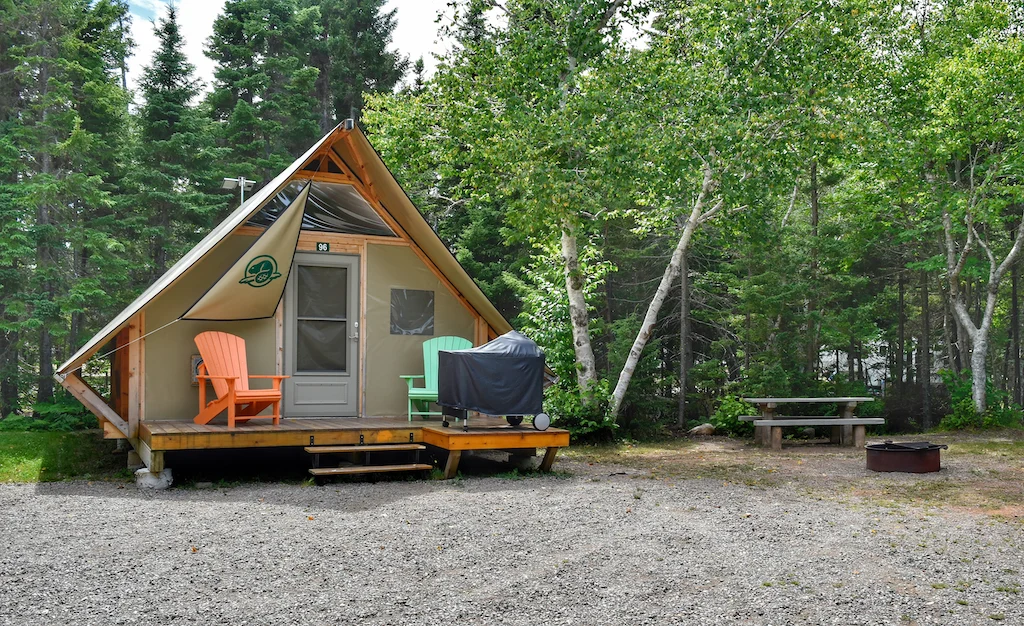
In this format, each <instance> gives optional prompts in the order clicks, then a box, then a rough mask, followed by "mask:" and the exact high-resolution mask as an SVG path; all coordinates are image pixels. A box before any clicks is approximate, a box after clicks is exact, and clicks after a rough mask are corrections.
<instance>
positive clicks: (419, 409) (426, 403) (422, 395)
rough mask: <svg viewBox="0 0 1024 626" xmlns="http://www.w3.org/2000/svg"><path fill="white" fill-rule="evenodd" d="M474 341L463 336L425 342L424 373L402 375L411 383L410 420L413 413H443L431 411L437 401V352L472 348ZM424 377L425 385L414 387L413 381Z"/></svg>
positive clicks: (425, 415) (422, 414) (421, 415)
mask: <svg viewBox="0 0 1024 626" xmlns="http://www.w3.org/2000/svg"><path fill="white" fill-rule="evenodd" d="M472 347H473V342H472V341H470V340H469V339H463V338H462V337H434V338H433V339H429V340H427V341H424V342H423V375H422V376H415V375H407V376H400V377H399V378H402V379H403V380H405V382H406V383H407V384H408V385H409V421H410V422H411V421H412V416H413V415H419V416H420V417H424V418H426V417H427V416H429V415H441V412H440V411H431V410H430V403H431V402H437V360H438V357H437V353H438V352H440V351H441V350H465V349H466V348H472ZM418 378H422V379H423V386H422V387H414V386H413V381H414V380H416V379H418Z"/></svg>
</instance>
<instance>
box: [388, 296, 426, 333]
mask: <svg viewBox="0 0 1024 626" xmlns="http://www.w3.org/2000/svg"><path fill="white" fill-rule="evenodd" d="M391 334H392V335H433V334H434V292H433V291H424V290H421V289H392V290H391Z"/></svg>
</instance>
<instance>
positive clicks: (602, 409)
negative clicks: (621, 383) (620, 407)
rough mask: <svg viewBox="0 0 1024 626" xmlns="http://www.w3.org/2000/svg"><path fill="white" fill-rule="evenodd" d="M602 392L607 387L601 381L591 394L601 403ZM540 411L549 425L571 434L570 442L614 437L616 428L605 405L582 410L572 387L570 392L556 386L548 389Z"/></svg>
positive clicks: (602, 403) (581, 402)
mask: <svg viewBox="0 0 1024 626" xmlns="http://www.w3.org/2000/svg"><path fill="white" fill-rule="evenodd" d="M573 383H575V380H574V381H573ZM606 392H607V384H606V383H605V382H604V381H601V383H600V385H599V388H598V389H596V390H595V394H596V395H597V397H598V398H602V399H603V398H607V397H608V394H607V393H606ZM544 408H545V409H546V410H547V412H548V414H549V415H550V416H551V422H552V423H553V424H554V425H556V426H558V427H559V428H564V429H566V430H568V431H569V432H571V433H572V435H573V437H574V438H577V437H579V438H583V439H587V440H607V439H611V438H612V436H613V435H614V433H615V429H616V424H613V423H612V422H611V420H609V419H608V403H607V402H606V401H602V402H599V403H597V405H596V406H592V407H588V406H585V405H584V404H583V401H582V400H581V399H580V395H579V393H578V392H576V389H575V386H574V387H573V388H572V389H563V388H561V387H560V386H558V385H555V386H553V387H550V388H549V389H548V390H547V392H546V393H545V399H544Z"/></svg>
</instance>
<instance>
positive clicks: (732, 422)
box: [711, 395, 757, 436]
mask: <svg viewBox="0 0 1024 626" xmlns="http://www.w3.org/2000/svg"><path fill="white" fill-rule="evenodd" d="M741 415H757V409H756V408H754V407H753V406H752V405H750V404H748V403H746V402H744V401H743V400H740V399H739V398H738V397H736V396H733V395H728V396H725V397H724V398H722V402H721V404H719V405H718V408H717V409H715V412H714V413H713V414H712V415H711V423H712V424H714V425H715V431H716V432H718V431H721V432H725V433H728V434H730V435H738V436H747V435H750V434H752V433H753V432H754V423H753V422H743V421H740V419H739V418H740V416H741Z"/></svg>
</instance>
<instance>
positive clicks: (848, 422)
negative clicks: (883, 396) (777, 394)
mask: <svg viewBox="0 0 1024 626" xmlns="http://www.w3.org/2000/svg"><path fill="white" fill-rule="evenodd" d="M743 400H744V401H745V402H749V403H751V404H756V405H757V407H758V409H759V410H760V411H761V414H760V415H741V416H740V420H743V421H748V422H754V443H756V444H758V445H761V446H766V447H767V446H769V445H770V446H771V447H772V450H781V449H782V428H783V427H784V426H831V427H832V434H831V437H830V439H831V441H832V443H838V444H839V445H842V446H854V447H861V446H863V445H864V439H865V426H869V425H877V424H884V423H885V419H883V418H881V417H855V416H854V414H853V412H854V410H856V408H857V405H858V404H862V403H864V402H871V401H872V400H874V398H870V397H860V396H857V397H848V398H743ZM781 404H835V405H836V406H837V407H838V408H839V411H840V413H841V415H825V416H821V415H778V414H777V413H776V409H778V407H779V405H781Z"/></svg>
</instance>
